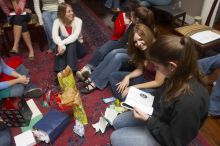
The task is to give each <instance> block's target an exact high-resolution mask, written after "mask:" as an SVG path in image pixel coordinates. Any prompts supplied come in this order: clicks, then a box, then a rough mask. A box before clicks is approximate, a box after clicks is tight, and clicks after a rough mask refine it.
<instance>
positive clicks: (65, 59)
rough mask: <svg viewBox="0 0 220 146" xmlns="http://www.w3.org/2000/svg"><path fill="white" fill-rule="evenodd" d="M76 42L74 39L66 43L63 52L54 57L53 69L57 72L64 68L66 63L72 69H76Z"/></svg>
mask: <svg viewBox="0 0 220 146" xmlns="http://www.w3.org/2000/svg"><path fill="white" fill-rule="evenodd" d="M77 43H78V42H77V41H75V42H73V43H70V44H68V45H67V46H66V51H65V52H64V54H63V55H58V56H56V57H55V63H54V71H56V72H59V71H61V70H63V69H64V68H66V66H67V65H69V66H70V68H71V69H72V70H73V71H77V49H78V48H77ZM79 49H80V48H79Z"/></svg>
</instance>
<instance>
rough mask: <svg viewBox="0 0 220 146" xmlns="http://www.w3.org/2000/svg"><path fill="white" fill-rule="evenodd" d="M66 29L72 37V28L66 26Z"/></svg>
mask: <svg viewBox="0 0 220 146" xmlns="http://www.w3.org/2000/svg"><path fill="white" fill-rule="evenodd" d="M65 28H66V31H67V33H68V34H69V35H71V34H72V29H73V28H72V26H65Z"/></svg>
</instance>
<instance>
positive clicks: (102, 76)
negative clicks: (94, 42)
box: [91, 49, 130, 89]
mask: <svg viewBox="0 0 220 146" xmlns="http://www.w3.org/2000/svg"><path fill="white" fill-rule="evenodd" d="M129 59H130V57H129V56H128V54H127V49H116V50H112V51H111V52H110V53H108V55H107V56H106V57H105V58H104V60H103V61H102V62H101V63H99V65H98V66H97V67H96V68H95V70H94V71H93V72H92V74H91V80H92V81H93V83H94V84H95V85H96V87H97V88H99V89H104V88H105V87H106V86H107V84H108V81H109V76H110V74H111V73H112V72H115V71H118V70H119V69H120V67H121V65H122V63H123V62H126V61H128V60H129Z"/></svg>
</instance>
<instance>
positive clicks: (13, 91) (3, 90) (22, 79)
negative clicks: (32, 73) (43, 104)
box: [0, 58, 42, 100]
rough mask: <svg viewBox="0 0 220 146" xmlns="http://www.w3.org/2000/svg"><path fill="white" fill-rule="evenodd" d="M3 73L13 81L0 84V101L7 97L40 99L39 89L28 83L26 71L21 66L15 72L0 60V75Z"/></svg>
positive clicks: (40, 92) (28, 78)
mask: <svg viewBox="0 0 220 146" xmlns="http://www.w3.org/2000/svg"><path fill="white" fill-rule="evenodd" d="M2 73H4V74H6V75H9V76H11V77H14V78H15V79H12V80H9V81H1V82H0V94H1V97H0V100H1V99H2V98H7V97H22V96H25V97H40V96H41V94H42V90H41V88H39V87H37V86H36V85H34V84H33V83H31V81H30V77H29V73H28V71H27V69H26V68H25V67H24V66H23V65H22V64H21V65H20V66H18V67H17V68H16V69H15V70H14V69H13V68H11V67H9V66H8V65H6V64H5V62H4V61H3V60H2V59H1V58H0V75H1V74H2Z"/></svg>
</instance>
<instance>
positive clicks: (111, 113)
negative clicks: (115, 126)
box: [104, 108, 118, 125]
mask: <svg viewBox="0 0 220 146" xmlns="http://www.w3.org/2000/svg"><path fill="white" fill-rule="evenodd" d="M117 115H118V112H117V111H116V110H115V109H112V108H107V109H106V110H105V115H104V118H105V119H107V121H108V122H109V124H111V125H112V123H113V121H114V119H115V118H116V117H117Z"/></svg>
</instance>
